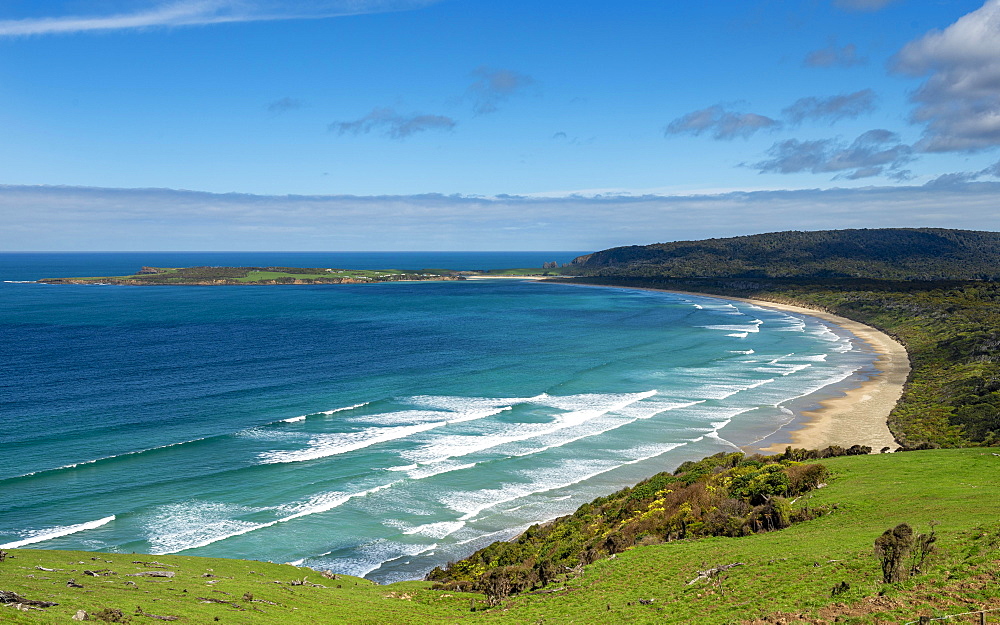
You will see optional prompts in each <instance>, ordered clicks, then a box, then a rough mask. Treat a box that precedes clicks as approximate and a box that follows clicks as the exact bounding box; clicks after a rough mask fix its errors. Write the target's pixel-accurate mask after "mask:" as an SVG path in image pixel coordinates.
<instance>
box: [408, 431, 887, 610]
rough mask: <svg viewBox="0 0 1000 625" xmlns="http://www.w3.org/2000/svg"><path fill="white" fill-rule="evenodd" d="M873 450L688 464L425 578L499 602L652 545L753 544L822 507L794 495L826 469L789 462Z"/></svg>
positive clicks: (732, 456) (725, 457) (734, 456)
mask: <svg viewBox="0 0 1000 625" xmlns="http://www.w3.org/2000/svg"><path fill="white" fill-rule="evenodd" d="M870 452H871V448H869V447H861V446H855V447H852V448H851V449H850V450H845V449H843V448H840V447H830V448H827V449H826V450H823V451H822V452H816V451H813V452H811V453H809V452H806V451H804V450H795V451H793V450H791V449H789V450H788V451H786V453H784V454H782V455H778V456H760V455H754V456H750V457H746V456H744V454H742V453H739V452H735V453H728V454H727V453H719V454H716V455H714V456H710V457H708V458H705V459H703V460H700V461H698V462H685V463H684V464H682V465H681V466H680V467H678V469H677V470H676V471H675V472H674V473H659V474H657V475H654V476H653V477H651V478H649V479H647V480H644V481H642V482H640V483H639V484H636V485H635V486H633V487H632V488H626V489H624V490H620V491H618V492H616V493H612V494H611V495H608V496H606V497H599V498H597V499H595V500H594V501H592V502H591V503H589V504H585V505H583V506H581V507H580V508H579V509H578V510H577V511H576V512H574V513H573V514H571V515H568V516H564V517H560V518H558V519H555V520H554V521H550V522H548V523H543V524H540V525H532V526H531V527H529V528H528V529H527V531H525V532H524V533H523V534H521V535H520V536H518V537H517V538H516V539H514V540H513V541H511V542H497V543H493V544H492V545H490V546H488V547H486V548H484V549H480V550H479V551H477V552H475V553H474V554H472V555H471V556H469V557H468V558H465V559H463V560H461V561H459V562H453V563H449V564H448V566H447V567H445V568H444V569H441V568H435V569H434V570H433V571H431V572H430V573H429V574H428V575H427V579H428V580H430V581H435V582H439V587H440V588H443V589H448V590H451V589H460V590H478V591H482V592H484V593H485V594H486V595H487V597H489V598H490V599H491V601H492V602H493V603H498V602H499V601H500V600H501V599H503V598H504V597H507V596H509V595H511V594H516V593H519V592H523V591H526V590H534V589H538V588H544V587H545V586H546V585H547V584H549V583H550V582H552V581H553V580H555V579H556V578H557V577H558V576H559V573H561V572H563V571H566V570H573V569H576V568H578V567H581V566H583V565H586V564H590V563H592V562H594V561H596V560H598V559H600V558H606V557H608V556H613V555H615V554H618V553H621V552H623V551H625V550H626V549H629V548H631V547H633V546H634V545H637V544H642V545H649V544H657V543H661V542H670V541H673V540H684V539H688V538H700V537H705V536H733V537H735V536H747V535H749V534H753V533H757V532H767V531H773V530H780V529H784V528H786V527H788V526H789V525H791V524H792V523H795V522H799V521H804V520H809V519H812V518H815V517H817V516H819V515H821V514H823V513H824V512H825V510H824V509H822V508H809V507H805V508H799V509H795V510H793V509H792V506H791V502H790V500H789V498H790V497H798V496H801V495H803V494H805V493H807V492H809V491H810V490H812V489H814V488H816V487H817V486H818V485H819V484H821V483H823V481H824V479H825V478H826V469H825V468H824V467H823V465H820V464H802V463H800V462H796V461H795V460H793V458H806V457H812V458H817V457H835V456H838V455H858V454H868V453H870Z"/></svg>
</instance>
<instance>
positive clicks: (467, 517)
mask: <svg viewBox="0 0 1000 625" xmlns="http://www.w3.org/2000/svg"><path fill="white" fill-rule="evenodd" d="M684 445H687V442H684V443H667V444H664V445H661V446H660V447H661V449H660V450H658V451H657V452H656V453H654V454H651V455H649V456H644V457H642V458H636V459H635V460H627V461H625V462H621V463H620V464H614V465H613V466H609V467H607V468H604V469H601V470H599V471H595V472H593V473H590V474H587V475H583V476H581V477H577V478H575V479H573V480H572V481H570V482H566V483H564V484H557V485H555V486H548V487H546V488H542V489H541V490H533V491H528V492H524V491H520V490H519V491H517V494H515V495H512V496H510V497H506V498H503V499H498V500H495V501H491V502H489V503H485V504H483V505H481V506H479V507H477V508H474V509H473V510H471V511H469V512H467V513H466V514H463V515H462V516H460V517H458V520H459V521H475V520H476V519H475V517H476V516H478V515H479V513H480V512H482V511H483V510H488V509H490V508H494V507H496V506H499V505H502V504H505V503H510V502H512V501H516V500H518V499H521V498H522V497H531V496H534V495H539V494H541V493H547V492H550V491H553V490H559V489H560V488H566V487H567V486H572V485H574V484H579V483H580V482H585V481H587V480H589V479H591V478H594V477H597V476H598V475H603V474H604V473H608V472H610V471H614V470H615V469H620V468H621V467H625V466H629V465H632V464H638V463H640V462H645V461H646V460H650V459H652V458H656V457H657V456H662V455H663V454H665V453H667V452H668V451H673V450H674V449H677V448H678V447H682V446H684ZM531 486H534V484H529V485H528V487H531ZM441 503H443V504H444V505H446V506H448V507H449V508H451V506H450V505H448V503H446V502H444V501H442V502H441ZM452 510H455V509H454V508H452ZM455 511H456V512H461V510H455Z"/></svg>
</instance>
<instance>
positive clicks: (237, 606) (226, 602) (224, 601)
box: [197, 597, 246, 612]
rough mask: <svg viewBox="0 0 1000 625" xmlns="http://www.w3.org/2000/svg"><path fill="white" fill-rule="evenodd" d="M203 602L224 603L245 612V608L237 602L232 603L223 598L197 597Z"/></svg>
mask: <svg viewBox="0 0 1000 625" xmlns="http://www.w3.org/2000/svg"><path fill="white" fill-rule="evenodd" d="M197 598H198V599H199V600H201V601H202V602H203V603H225V604H226V605H231V606H233V607H234V608H236V609H237V610H239V611H240V612H245V611H246V610H245V608H244V607H243V606H241V605H240V604H238V603H233V602H232V601H226V600H225V599H213V598H212V597H197Z"/></svg>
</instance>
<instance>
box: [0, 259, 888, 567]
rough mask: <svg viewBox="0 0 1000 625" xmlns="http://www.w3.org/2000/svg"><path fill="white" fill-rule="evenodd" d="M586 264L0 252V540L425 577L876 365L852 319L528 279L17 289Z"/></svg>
mask: <svg viewBox="0 0 1000 625" xmlns="http://www.w3.org/2000/svg"><path fill="white" fill-rule="evenodd" d="M577 254H578V253H576V252H531V253H354V254H349V253H336V254H334V253H193V252H192V253H117V254H111V253H90V254H68V253H60V254H54V253H38V254H0V281H2V282H0V304H2V306H0V363H2V369H0V407H2V410H0V449H2V450H3V452H2V453H0V547H3V548H16V547H35V548H46V549H84V550H94V551H112V552H138V553H150V554H164V553H183V554H187V555H200V556H215V557H231V558H246V559H256V560H270V561H275V562H293V563H296V564H301V565H305V566H310V567H313V568H317V569H330V570H333V571H334V572H339V573H345V574H351V575H361V576H365V577H367V578H369V579H372V580H374V581H378V582H390V581H397V580H402V579H415V578H420V577H422V576H423V575H424V574H426V572H427V571H428V570H430V569H431V568H432V567H434V566H436V565H443V564H445V563H446V562H448V561H450V560H455V559H459V558H461V557H464V556H466V555H468V554H469V553H471V552H472V551H473V550H475V549H477V548H479V547H482V546H485V545H487V544H489V543H490V542H493V541H495V540H502V539H507V538H510V537H512V536H514V535H516V534H517V533H519V532H520V531H523V530H524V529H525V528H526V527H528V526H529V525H530V524H532V523H536V522H539V521H542V520H547V519H551V518H554V517H557V516H560V515H563V514H568V513H570V512H572V511H573V510H575V509H576V508H577V507H578V506H579V505H581V504H582V503H585V502H587V501H590V500H591V499H593V498H595V497H597V496H600V495H602V494H607V493H609V492H612V491H614V490H616V489H618V488H621V487H623V486H626V485H629V484H632V483H634V482H636V481H638V480H641V479H643V478H645V477H648V476H650V475H653V474H655V473H657V472H659V471H664V470H672V469H673V468H675V467H676V466H677V465H678V464H680V463H681V462H683V461H685V460H691V459H697V458H701V457H703V456H706V455H710V454H713V453H717V452H720V451H732V450H736V449H737V448H738V447H739V446H742V445H748V444H752V443H753V442H755V441H758V440H760V439H761V438H763V437H764V436H767V435H769V434H771V433H773V432H775V431H776V430H778V429H779V428H781V427H782V426H784V425H785V424H787V423H789V422H790V421H791V420H792V418H793V415H794V413H795V411H796V410H799V409H802V408H804V407H806V406H808V405H810V404H812V403H814V402H815V401H816V399H817V398H818V397H821V396H823V394H824V393H827V394H829V393H831V392H834V391H833V390H831V389H835V388H836V385H838V384H844V383H850V382H851V381H853V380H860V379H863V378H865V377H866V376H867V375H869V374H870V373H871V372H872V362H873V360H874V354H873V353H872V352H871V350H870V349H868V347H867V345H866V344H864V343H862V342H860V341H858V340H857V339H856V338H855V337H853V336H852V335H850V334H849V333H847V332H846V331H844V330H842V329H840V328H838V327H836V326H831V325H830V324H828V323H826V322H822V321H820V320H818V319H815V318H812V317H808V316H802V315H797V314H790V313H786V312H780V311H775V310H770V309H766V308H762V307H758V306H754V305H751V304H747V303H742V302H734V301H727V300H721V299H714V298H710V297H700V296H694V295H681V294H671V293H658V292H651V291H640V290H629V289H618V288H602V287H588V286H567V285H557V284H544V283H537V282H532V281H527V280H477V281H471V280H470V281H464V282H416V283H406V282H401V283H383V284H359V285H308V286H267V287H260V286H257V287H255V286H246V287H240V286H233V287H122V286H83V285H60V286H52V285H40V284H31V283H27V282H24V281H32V280H36V279H39V278H46V277H62V276H82V275H90V276H93V275H119V274H126V273H132V272H134V271H136V270H137V269H138V268H139V267H140V266H142V265H153V266H193V265H240V266H247V265H253V266H272V265H285V266H304V267H337V268H362V267H367V268H395V269H423V268H451V269H488V268H500V267H524V266H540V265H541V263H542V262H547V261H557V262H568V261H569V260H571V259H572V258H573V257H574V256H576V255H577ZM831 385H834V386H831Z"/></svg>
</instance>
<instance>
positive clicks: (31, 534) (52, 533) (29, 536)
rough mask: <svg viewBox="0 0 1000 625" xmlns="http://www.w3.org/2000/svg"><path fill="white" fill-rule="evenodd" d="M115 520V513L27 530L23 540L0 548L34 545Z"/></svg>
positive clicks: (95, 527)
mask: <svg viewBox="0 0 1000 625" xmlns="http://www.w3.org/2000/svg"><path fill="white" fill-rule="evenodd" d="M114 520H115V515H113V514H112V515H111V516H106V517H104V518H103V519H97V520H96V521H88V522H87V523H77V524H76V525H65V526H63V527H51V528H48V529H42V530H29V531H27V532H22V534H23V535H24V538H22V539H21V540H15V541H14V542H10V543H6V544H3V545H0V549H19V548H21V547H23V546H25V545H32V544H34V543H40V542H43V541H46V540H52V539H53V538H59V537H61V536H69V535H70V534H76V533H77V532H85V531H87V530H92V529H97V528H98V527H101V526H102V525H107V524H108V523H110V522H112V521H114Z"/></svg>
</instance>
